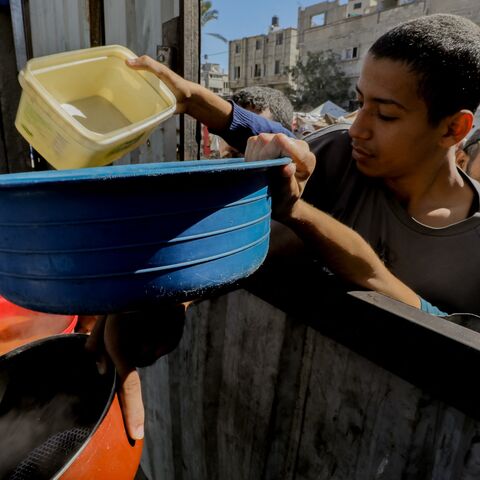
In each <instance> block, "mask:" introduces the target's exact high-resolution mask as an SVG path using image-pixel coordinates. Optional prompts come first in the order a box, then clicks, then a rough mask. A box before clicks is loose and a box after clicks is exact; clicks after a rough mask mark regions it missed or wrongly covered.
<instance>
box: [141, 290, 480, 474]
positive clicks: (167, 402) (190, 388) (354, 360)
mask: <svg viewBox="0 0 480 480" xmlns="http://www.w3.org/2000/svg"><path fill="white" fill-rule="evenodd" d="M339 321H341V319H339ZM408 353H409V352H408V350H406V351H405V355H408ZM142 376H143V377H144V378H146V377H148V379H149V380H152V379H154V378H155V379H156V382H157V386H158V388H157V390H156V392H155V394H154V395H152V392H150V393H147V394H146V398H145V400H146V402H147V404H148V410H147V411H148V416H149V418H148V423H147V434H148V435H149V438H150V440H151V443H150V444H151V445H156V447H155V452H160V454H158V455H156V454H155V452H152V456H151V458H150V461H151V462H152V466H151V469H150V471H152V472H153V471H155V472H157V475H158V476H151V477H150V478H152V479H154V478H155V479H157V478H158V479H160V478H161V479H167V480H168V479H172V480H173V479H182V480H190V479H192V480H193V479H195V480H207V479H208V480H212V479H219V480H220V479H227V478H228V479H229V480H230V479H232V480H237V479H238V480H240V479H242V480H244V479H259V480H260V479H269V480H273V479H281V480H288V479H292V480H307V479H308V480H322V479H325V480H326V479H329V480H330V479H333V480H352V479H354V480H372V479H385V480H387V479H388V480H397V479H398V480H400V479H407V480H427V479H431V480H440V479H445V480H447V479H448V480H460V479H469V480H471V479H475V478H480V463H479V460H480V456H479V454H480V448H479V447H480V443H479V438H480V437H479V434H480V423H479V422H478V421H477V420H475V419H474V418H472V417H469V416H468V415H466V414H465V413H463V412H462V411H459V410H457V409H455V408H454V407H452V406H450V405H447V404H445V403H444V402H442V401H441V400H439V399H437V398H435V397H433V396H432V395H430V394H428V393H426V392H425V391H423V390H422V389H420V388H418V387H417V386H414V385H413V384H411V383H409V382H408V381H406V380H404V379H402V378H400V377H398V376H397V375H394V374H393V373H391V372H389V371H388V370H386V369H384V368H382V367H381V366H379V365H377V364H375V363H373V362H371V361H369V360H367V359H366V358H364V357H363V356H361V355H359V354H357V353H355V352H353V351H352V350H351V349H349V348H347V347H345V346H343V345H341V344H339V343H337V342H335V341H334V340H332V339H329V338H327V337H325V336H324V335H322V334H320V333H319V332H317V331H315V330H313V329H312V328H310V327H307V326H305V325H303V324H302V323H301V322H300V321H299V320H296V319H293V318H290V317H288V316H287V315H286V314H285V313H283V312H281V311H280V310H277V309H276V308H274V307H273V306H271V305H269V304H267V303H265V302H263V301H262V300H260V299H258V298H257V297H255V296H253V295H251V294H250V293H247V292H246V291H237V292H234V293H231V294H229V295H225V296H222V297H219V298H217V299H214V300H211V301H205V302H202V303H200V304H199V305H197V306H195V307H194V308H193V309H192V310H191V311H190V313H189V315H188V321H187V325H186V330H185V335H184V337H183V339H182V342H181V345H180V347H179V348H178V349H177V350H176V351H175V352H173V353H172V354H170V355H169V357H168V358H164V359H161V360H160V361H159V362H157V364H156V365H155V366H153V367H151V369H145V370H144V371H143V372H142ZM148 388H151V385H150V386H149V387H148ZM158 424H160V425H162V428H157V426H158ZM169 462H170V463H169Z"/></svg>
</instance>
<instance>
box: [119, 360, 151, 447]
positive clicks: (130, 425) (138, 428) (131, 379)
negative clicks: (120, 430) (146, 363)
mask: <svg viewBox="0 0 480 480" xmlns="http://www.w3.org/2000/svg"><path fill="white" fill-rule="evenodd" d="M118 376H119V379H120V389H119V392H118V395H119V399H120V406H121V409H122V415H123V420H124V422H125V428H126V430H127V433H128V435H129V437H130V438H132V439H133V440H141V439H142V438H143V436H144V423H145V410H144V407H143V400H142V387H141V383H140V376H139V374H138V372H137V370H136V369H135V368H131V369H127V370H123V371H122V374H120V373H119V375H118Z"/></svg>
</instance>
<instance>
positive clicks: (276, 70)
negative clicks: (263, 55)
mask: <svg viewBox="0 0 480 480" xmlns="http://www.w3.org/2000/svg"><path fill="white" fill-rule="evenodd" d="M279 73H280V60H275V75H278V74H279Z"/></svg>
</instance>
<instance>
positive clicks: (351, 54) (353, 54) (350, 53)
mask: <svg viewBox="0 0 480 480" xmlns="http://www.w3.org/2000/svg"><path fill="white" fill-rule="evenodd" d="M356 58H358V47H352V48H346V49H345V50H344V51H343V53H342V59H343V60H354V59H356Z"/></svg>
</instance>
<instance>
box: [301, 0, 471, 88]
mask: <svg viewBox="0 0 480 480" xmlns="http://www.w3.org/2000/svg"><path fill="white" fill-rule="evenodd" d="M324 4H325V2H322V3H319V4H316V5H313V6H311V7H308V8H306V9H303V10H299V23H298V25H299V39H302V42H301V43H300V44H299V55H300V58H306V55H307V52H317V51H322V50H332V51H334V52H335V53H337V54H339V55H340V56H341V57H344V56H345V50H346V49H352V48H354V47H356V48H357V53H358V56H357V58H355V59H344V60H343V61H342V67H343V70H344V71H345V73H346V74H347V76H349V77H351V79H352V83H354V82H355V81H356V80H357V78H358V76H359V74H360V68H361V65H362V60H363V58H364V57H365V55H366V53H367V51H368V49H369V48H370V46H371V45H372V43H373V42H374V41H375V40H376V39H377V38H378V37H379V36H380V35H382V34H384V33H385V32H386V31H388V30H389V29H391V28H392V27H394V26H395V25H397V24H399V23H402V22H404V21H407V20H410V19H412V18H416V17H419V16H421V15H425V14H431V13H453V14H456V15H462V16H465V17H467V18H470V19H471V20H472V21H474V22H476V23H479V24H480V2H479V1H478V0H462V1H461V2H460V1H458V0H416V1H413V2H412V3H408V4H404V5H401V6H397V7H395V8H389V9H386V10H383V11H378V12H375V13H371V14H368V15H362V16H358V17H351V18H345V17H344V18H343V19H342V20H339V21H336V22H332V23H328V22H327V24H326V25H325V26H322V27H313V28H305V25H307V24H308V21H307V19H308V17H309V16H310V15H312V14H313V13H314V12H317V11H319V10H320V9H321V8H323V6H324ZM332 5H333V6H334V7H335V8H333V10H335V9H336V12H337V14H340V13H342V12H346V10H345V7H340V6H335V5H336V4H332ZM383 5H384V3H380V4H379V7H382V6H383ZM385 5H387V4H385ZM388 5H390V4H388ZM333 16H334V14H333V13H332V17H333ZM327 18H328V17H327Z"/></svg>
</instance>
